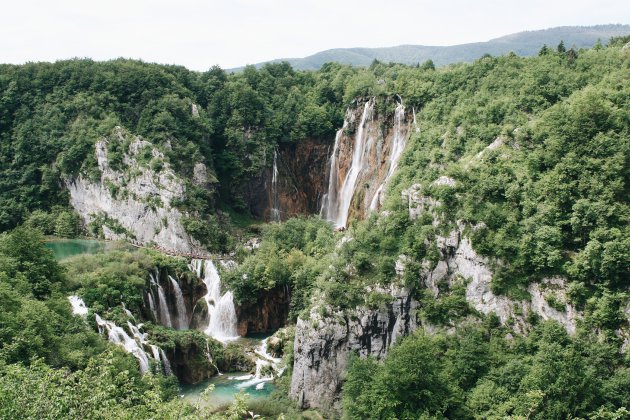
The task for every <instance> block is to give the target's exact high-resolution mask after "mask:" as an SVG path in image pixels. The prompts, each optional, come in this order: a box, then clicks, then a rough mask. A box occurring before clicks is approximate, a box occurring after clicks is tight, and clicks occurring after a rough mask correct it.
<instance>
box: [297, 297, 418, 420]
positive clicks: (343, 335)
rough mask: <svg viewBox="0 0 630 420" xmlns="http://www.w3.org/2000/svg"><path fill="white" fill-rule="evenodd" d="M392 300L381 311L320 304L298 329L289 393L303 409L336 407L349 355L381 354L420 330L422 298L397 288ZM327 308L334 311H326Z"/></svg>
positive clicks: (376, 355)
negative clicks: (337, 309) (346, 309)
mask: <svg viewBox="0 0 630 420" xmlns="http://www.w3.org/2000/svg"><path fill="white" fill-rule="evenodd" d="M389 293H390V294H391V295H392V296H393V298H394V300H393V302H392V303H390V304H387V305H385V306H384V307H382V308H381V309H379V310H371V309H368V308H358V309H356V310H353V311H349V312H333V311H332V310H331V309H330V308H327V307H315V308H313V309H312V310H311V312H310V316H309V318H308V319H302V318H300V319H298V321H297V324H296V329H295V342H294V358H295V362H294V365H293V376H292V379H291V389H290V396H291V397H292V398H293V399H295V400H297V401H298V405H299V406H300V407H302V408H308V407H312V408H320V409H324V410H331V409H337V408H339V407H338V403H339V401H338V396H339V392H340V391H341V385H342V383H343V372H344V371H345V370H346V364H347V361H348V356H349V355H350V353H351V352H356V353H358V354H359V355H361V356H374V357H376V358H379V359H380V358H382V357H384V356H385V355H386V354H387V351H388V350H389V348H390V347H391V346H392V344H394V343H395V342H396V340H397V339H398V338H399V337H401V336H405V335H407V334H409V333H410V332H411V331H413V330H414V329H416V328H417V326H418V319H417V318H416V309H417V305H418V304H417V302H416V301H414V300H413V299H412V298H411V296H410V294H409V292H408V291H407V290H405V289H392V290H390V291H389ZM326 311H329V312H331V313H328V314H325V315H324V313H325V312H326Z"/></svg>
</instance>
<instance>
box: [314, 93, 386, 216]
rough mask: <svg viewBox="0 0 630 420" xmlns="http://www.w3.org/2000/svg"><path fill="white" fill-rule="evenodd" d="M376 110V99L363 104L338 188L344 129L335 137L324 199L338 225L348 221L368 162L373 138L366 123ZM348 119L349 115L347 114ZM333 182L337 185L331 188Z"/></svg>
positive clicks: (328, 214) (327, 211) (328, 212)
mask: <svg viewBox="0 0 630 420" xmlns="http://www.w3.org/2000/svg"><path fill="white" fill-rule="evenodd" d="M373 110H374V99H370V100H369V101H367V102H366V103H365V105H364V106H363V114H362V115H361V121H360V122H359V125H358V127H357V131H356V133H355V136H354V144H353V147H352V162H351V164H350V168H349V170H348V172H347V173H346V176H345V178H344V180H343V182H342V184H341V188H339V189H337V188H336V183H337V175H338V170H339V169H338V163H337V156H336V155H337V154H338V153H339V151H338V150H339V146H340V145H339V140H340V138H341V136H342V134H343V130H344V129H342V130H340V131H339V132H337V136H336V139H335V148H334V150H333V154H332V157H331V169H330V178H329V188H328V194H327V198H326V200H324V201H325V202H324V204H323V205H324V206H326V210H325V211H322V213H325V215H326V218H327V219H328V220H330V221H332V222H334V223H335V226H336V227H345V226H346V222H347V221H348V212H349V210H350V203H351V202H352V197H353V196H354V192H355V189H356V184H357V179H359V175H360V174H361V172H362V171H363V168H364V167H365V166H366V163H367V156H366V151H369V149H370V147H371V145H372V143H373V139H371V138H369V136H368V134H369V133H368V131H369V130H366V129H365V125H366V123H367V122H368V120H370V119H371V118H372V115H373ZM346 120H348V116H347V115H346ZM346 126H347V122H344V128H345V127H346ZM331 183H334V184H335V185H334V186H333V188H331V185H330V184H331Z"/></svg>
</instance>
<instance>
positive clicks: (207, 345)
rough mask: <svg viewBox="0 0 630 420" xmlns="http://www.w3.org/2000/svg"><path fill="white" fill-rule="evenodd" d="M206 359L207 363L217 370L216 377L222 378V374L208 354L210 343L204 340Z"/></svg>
mask: <svg viewBox="0 0 630 420" xmlns="http://www.w3.org/2000/svg"><path fill="white" fill-rule="evenodd" d="M206 358H207V359H208V362H209V363H210V364H211V365H212V366H214V368H215V369H216V370H217V375H219V376H222V375H223V374H222V373H221V371H220V370H219V367H218V366H217V365H216V363H214V360H213V359H212V354H211V353H210V343H209V342H208V340H206Z"/></svg>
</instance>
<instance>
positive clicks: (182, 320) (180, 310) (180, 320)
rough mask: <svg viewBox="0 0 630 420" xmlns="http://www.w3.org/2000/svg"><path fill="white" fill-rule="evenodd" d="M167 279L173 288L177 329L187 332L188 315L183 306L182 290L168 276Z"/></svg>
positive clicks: (175, 281)
mask: <svg viewBox="0 0 630 420" xmlns="http://www.w3.org/2000/svg"><path fill="white" fill-rule="evenodd" d="M168 279H169V280H170V281H171V285H172V286H173V292H174V294H175V305H176V309H177V318H176V321H177V329H179V330H187V329H188V324H189V321H188V313H187V311H186V305H185V304H184V295H183V294H182V289H181V287H179V283H178V282H177V280H175V279H174V278H173V277H171V276H170V275H169V276H168Z"/></svg>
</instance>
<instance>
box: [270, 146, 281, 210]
mask: <svg viewBox="0 0 630 420" xmlns="http://www.w3.org/2000/svg"><path fill="white" fill-rule="evenodd" d="M271 201H272V202H271V220H272V221H274V222H279V221H280V198H279V197H278V151H277V150H274V152H273V170H272V173H271Z"/></svg>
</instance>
